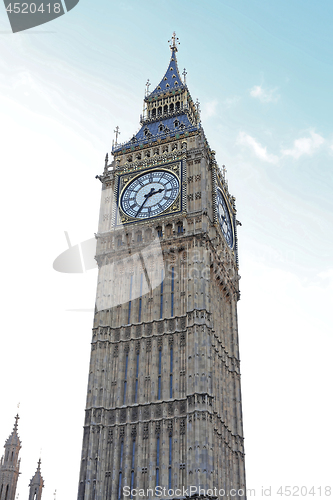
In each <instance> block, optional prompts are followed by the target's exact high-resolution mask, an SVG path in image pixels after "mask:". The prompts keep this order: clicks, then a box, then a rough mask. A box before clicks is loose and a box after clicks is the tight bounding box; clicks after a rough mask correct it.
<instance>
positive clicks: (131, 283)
mask: <svg viewBox="0 0 333 500" xmlns="http://www.w3.org/2000/svg"><path fill="white" fill-rule="evenodd" d="M132 286H133V274H131V278H130V291H129V301H128V319H127V323H128V324H130V322H131V309H132Z"/></svg>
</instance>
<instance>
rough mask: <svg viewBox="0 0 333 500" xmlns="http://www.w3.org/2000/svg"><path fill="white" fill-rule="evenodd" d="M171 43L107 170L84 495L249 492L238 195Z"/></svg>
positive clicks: (83, 499) (100, 498) (92, 498)
mask: <svg viewBox="0 0 333 500" xmlns="http://www.w3.org/2000/svg"><path fill="white" fill-rule="evenodd" d="M170 42H171V44H170V49H171V59H170V62H169V65H168V68H167V70H166V73H165V75H164V76H163V78H162V80H161V81H160V83H159V84H158V85H157V87H156V88H155V89H154V90H153V91H152V92H149V91H148V88H149V86H148V85H147V91H146V95H145V97H144V109H143V114H142V115H141V120H140V124H141V128H140V130H139V132H138V133H137V134H135V135H133V137H132V138H131V139H130V140H129V141H128V142H125V143H124V144H118V142H117V140H116V142H115V143H114V145H113V148H112V155H113V161H112V162H111V163H109V161H108V156H107V157H106V161H105V168H104V172H103V174H102V175H100V176H98V178H99V179H100V181H101V182H102V199H101V208H100V219H99V229H98V233H97V234H96V238H97V250H96V259H97V262H98V267H99V273H98V284H97V297H96V307H95V315H94V325H93V333H92V346H91V361H90V368H89V381H88V394H87V404H86V414H85V424H84V435H83V447H82V457H81V471H80V481H79V493H78V500H108V499H112V500H120V499H125V498H135V497H136V496H140V497H141V498H155V497H157V496H160V497H161V498H164V499H166V498H185V497H192V498H197V497H199V496H200V497H201V498H210V497H212V496H213V497H215V498H216V497H218V498H222V497H226V496H232V497H233V498H237V499H238V498H245V466H244V443H243V440H244V438H243V425H242V408H241V388H240V368H239V348H238V329H237V301H238V299H239V288H238V282H239V274H238V260H237V234H236V225H237V221H236V208H235V198H234V197H233V196H231V195H230V193H229V190H228V185H227V181H226V179H225V173H224V171H223V170H220V168H219V166H218V164H217V161H216V159H215V153H214V151H213V150H212V149H211V148H210V146H209V144H208V141H207V139H206V136H205V133H204V130H203V128H202V126H201V123H200V110H199V103H195V102H194V101H193V99H192V97H191V94H190V92H189V89H188V87H187V85H186V81H185V76H186V72H185V71H184V73H183V75H184V79H183V80H182V78H181V76H180V73H179V70H178V65H177V59H176V53H177V45H178V39H177V38H176V36H175V34H174V35H173V37H172V39H171V41H170ZM117 130H118V129H117ZM116 137H117V136H116ZM159 493H160V494H159Z"/></svg>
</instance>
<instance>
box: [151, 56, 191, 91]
mask: <svg viewBox="0 0 333 500" xmlns="http://www.w3.org/2000/svg"><path fill="white" fill-rule="evenodd" d="M176 52H177V48H175V47H174V48H172V49H171V59H170V62H169V66H168V69H167V70H166V72H165V75H164V76H163V78H162V80H161V81H160V83H159V84H158V85H157V87H156V88H155V90H153V91H152V92H151V93H150V94H149V96H147V97H145V101H148V100H149V98H152V97H155V96H157V95H159V94H164V93H166V92H169V91H173V90H179V89H183V88H185V87H186V85H184V84H183V81H182V79H181V77H180V74H179V69H178V64H177V58H176Z"/></svg>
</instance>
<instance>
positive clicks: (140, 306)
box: [139, 273, 143, 323]
mask: <svg viewBox="0 0 333 500" xmlns="http://www.w3.org/2000/svg"><path fill="white" fill-rule="evenodd" d="M142 285H143V273H141V276H140V298H139V323H140V322H141V311H142Z"/></svg>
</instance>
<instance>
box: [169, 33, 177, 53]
mask: <svg viewBox="0 0 333 500" xmlns="http://www.w3.org/2000/svg"><path fill="white" fill-rule="evenodd" d="M168 43H169V44H170V50H171V52H177V51H178V49H177V45H179V44H180V41H179V38H177V37H176V32H175V31H174V32H173V34H172V37H171V40H168Z"/></svg>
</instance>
